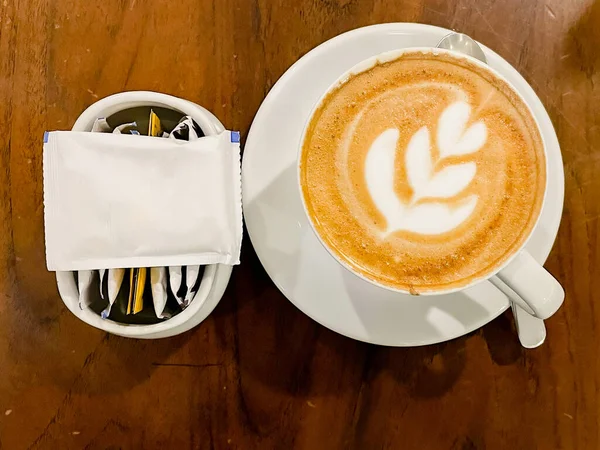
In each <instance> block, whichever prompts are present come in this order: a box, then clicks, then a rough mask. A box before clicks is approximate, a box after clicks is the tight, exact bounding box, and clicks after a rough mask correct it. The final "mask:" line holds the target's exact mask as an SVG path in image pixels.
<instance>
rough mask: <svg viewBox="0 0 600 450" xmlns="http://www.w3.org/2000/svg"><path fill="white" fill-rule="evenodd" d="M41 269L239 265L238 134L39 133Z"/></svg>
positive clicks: (239, 190)
mask: <svg viewBox="0 0 600 450" xmlns="http://www.w3.org/2000/svg"><path fill="white" fill-rule="evenodd" d="M44 141H45V143H44V219H45V230H46V262H47V265H48V270H53V271H54V270H56V271H63V270H86V269H100V268H103V269H109V268H122V267H158V266H181V265H204V264H214V263H222V264H229V265H232V264H239V255H240V247H241V240H242V209H241V179H240V177H241V176H240V148H239V134H238V133H236V132H230V131H225V132H223V133H221V134H219V135H215V136H206V137H201V138H199V139H197V140H194V141H190V142H188V141H182V140H176V139H162V138H156V137H147V136H132V135H125V134H108V133H87V132H72V131H55V132H51V133H47V134H46V136H45V137H44Z"/></svg>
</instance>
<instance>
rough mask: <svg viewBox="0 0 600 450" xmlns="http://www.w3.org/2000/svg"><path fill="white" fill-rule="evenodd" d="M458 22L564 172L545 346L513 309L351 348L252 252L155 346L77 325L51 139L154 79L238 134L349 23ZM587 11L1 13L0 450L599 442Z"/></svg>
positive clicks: (124, 7)
mask: <svg viewBox="0 0 600 450" xmlns="http://www.w3.org/2000/svg"><path fill="white" fill-rule="evenodd" d="M393 21H407V22H423V23H429V24H434V25H440V26H444V27H448V28H453V29H456V30H460V31H462V32H465V33H468V34H470V35H471V36H472V37H474V38H476V39H478V40H480V41H481V42H483V43H485V44H486V45H488V46H489V47H491V48H492V49H494V50H495V51H496V52H498V53H499V54H501V55H502V56H503V57H504V58H506V59H507V60H508V61H509V62H510V63H511V64H513V65H514V66H515V67H516V68H517V69H518V70H519V71H520V72H521V73H522V74H523V75H524V77H525V78H526V79H527V80H528V81H529V83H531V85H532V86H533V87H534V89H535V90H536V91H537V93H538V95H539V96H540V98H541V99H542V101H543V103H544V104H545V106H546V108H547V109H548V112H549V114H550V116H551V118H552V121H553V123H554V125H555V127H556V130H557V133H558V137H559V140H560V142H561V145H562V150H563V158H564V162H565V176H566V193H565V194H566V196H565V208H564V215H563V220H562V225H561V229H560V232H559V236H558V240H557V241H556V244H555V246H554V250H553V252H552V254H551V256H550V258H549V260H548V262H547V264H546V266H547V268H548V269H549V270H550V271H551V272H553V273H554V274H555V276H556V277H557V278H558V279H559V280H560V281H561V283H562V284H563V286H564V287H565V290H566V294H567V299H566V303H565V305H564V307H563V308H562V309H561V310H560V311H559V312H558V313H557V314H556V315H555V316H554V317H552V318H551V319H550V320H548V321H547V324H546V326H547V329H548V339H547V342H546V343H545V344H544V345H543V346H542V347H540V348H538V349H536V350H530V351H527V350H524V349H522V348H521V347H520V346H519V343H518V340H517V337H516V335H515V332H514V330H513V325H512V318H511V317H510V316H508V315H506V316H503V317H500V318H499V319H497V320H495V321H493V322H492V323H490V324H489V325H487V326H485V327H483V329H480V330H478V331H476V332H474V333H471V334H470V335H468V336H465V337H463V338H460V339H456V340H454V341H451V342H448V343H445V344H441V345H434V346H428V347H424V348H412V349H393V348H382V347H377V346H372V345H367V344H364V343H359V342H355V341H352V340H350V339H347V338H344V337H342V336H339V335H336V334H334V333H332V332H331V331H329V330H327V329H325V328H324V327H322V326H320V325H318V324H316V323H315V322H313V321H312V320H310V319H309V318H307V317H306V316H304V315H303V314H302V313H300V312H299V311H298V310H297V309H296V308H295V307H294V306H292V305H291V304H290V303H289V302H288V301H287V300H286V299H285V298H284V297H283V295H282V294H280V293H279V291H278V290H277V289H276V288H275V286H274V285H273V283H272V282H271V281H270V280H269V278H268V276H267V275H266V273H265V272H264V270H263V269H262V267H261V265H260V263H259V261H258V259H257V257H256V255H255V254H254V252H253V250H252V248H251V245H250V243H249V241H248V240H246V241H245V248H244V251H243V255H242V265H241V266H240V267H237V268H236V269H235V270H234V274H233V277H232V281H231V283H230V285H229V288H228V290H227V292H226V294H225V296H224V297H223V300H222V301H221V303H220V304H219V306H218V307H217V309H216V310H215V312H214V313H213V314H212V315H211V316H210V317H209V319H208V320H206V321H205V322H204V323H203V324H202V325H201V326H199V327H197V328H196V329H194V330H192V331H190V332H188V333H185V334H184V335H181V336H178V337H175V338H170V339H165V340H160V341H150V342H148V341H135V340H128V339H124V338H120V337H116V336H110V335H107V334H105V333H103V332H100V331H98V330H95V329H93V328H91V327H89V326H87V325H85V324H84V323H82V322H80V321H79V320H78V319H76V318H75V317H74V316H73V315H72V314H71V313H70V312H68V310H67V309H66V308H65V306H64V305H63V304H62V302H61V301H60V299H59V297H58V294H57V290H56V285H55V280H54V276H53V274H51V273H48V272H47V271H46V269H45V257H44V235H43V205H42V159H41V155H42V147H41V136H42V133H43V131H44V130H53V129H68V128H70V127H71V125H72V124H73V122H74V121H75V119H76V117H77V116H78V115H79V113H80V112H81V111H82V110H83V109H84V108H85V107H87V106H88V105H90V104H91V103H93V102H94V101H95V100H97V99H99V98H101V97H104V96H106V95H109V94H112V93H115V92H119V91H123V90H135V89H150V90H156V91H162V92H166V93H169V94H173V95H177V96H181V97H184V98H187V99H190V100H192V101H194V102H197V103H199V104H201V105H204V106H206V107H207V108H209V109H210V110H212V111H213V112H214V113H215V114H216V115H217V116H218V117H220V118H221V120H222V121H223V122H224V123H225V124H226V126H228V127H229V128H232V129H240V130H242V132H244V133H245V132H247V130H248V128H249V126H250V123H251V121H252V118H253V116H254V114H255V113H256V111H257V109H258V107H259V105H260V103H261V101H262V100H263V98H264V97H265V95H266V93H267V92H268V91H269V89H270V88H271V87H272V85H273V84H274V82H275V81H276V80H277V79H278V77H280V76H281V75H282V74H283V72H284V71H285V70H286V69H287V68H288V67H289V66H290V65H291V64H292V63H293V62H294V61H296V60H297V59H298V58H299V57H300V56H302V55H303V54H305V53H306V52H307V51H309V50H310V49H311V48H313V47H314V46H316V45H318V44H320V43H321V42H323V41H325V40H326V39H329V38H331V37H333V36H335V35H337V34H339V33H341V32H344V31H347V30H350V29H352V28H356V27H360V26H364V25H369V24H374V23H380V22H393ZM599 70H600V3H594V2H591V1H577V0H569V1H565V0H547V1H543V0H528V1H520V0H506V1H493V0H481V1H480V0H451V1H446V0H409V1H402V0H389V1H383V0H302V1H283V0H213V1H210V0H202V1H198V0H196V1H194V0H177V1H167V0H153V1H150V0H103V1H98V0H89V1H85V2H83V1H77V0H56V1H50V0H29V1H26V0H25V1H24V0H3V1H2V2H0V199H1V203H0V448H1V449H25V448H36V449H37V448H42V449H46V448H47V449H78V448H89V449H105V448H111V449H117V448H123V449H138V448H177V449H179V448H199V449H213V448H214V449H228V448H237V449H270V448H281V449H290V448H299V449H336V448H355V449H398V448H403V449H413V448H415V449H464V450H467V449H505V448H515V449H532V448H539V449H593V450H595V449H598V448H600V428H599V418H598V414H599V412H600V406H599V404H600V390H599V384H600V367H599V362H598V361H599V357H598V355H599V353H600V340H599V336H598V331H597V330H598V329H599V328H598V327H599V326H600V312H598V313H597V312H596V310H597V309H599V308H598V307H596V306H595V301H596V300H597V295H596V294H597V293H598V292H599V291H600V241H599V240H598V230H599V226H600V224H599V219H598V218H599V217H600V197H599V196H600V153H598V149H599V148H600V72H599Z"/></svg>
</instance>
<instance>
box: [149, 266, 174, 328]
mask: <svg viewBox="0 0 600 450" xmlns="http://www.w3.org/2000/svg"><path fill="white" fill-rule="evenodd" d="M150 283H151V286H152V303H153V304H154V313H155V314H156V317H158V318H159V319H168V318H169V317H170V315H169V314H167V313H165V306H167V295H168V294H167V268H166V267H151V268H150Z"/></svg>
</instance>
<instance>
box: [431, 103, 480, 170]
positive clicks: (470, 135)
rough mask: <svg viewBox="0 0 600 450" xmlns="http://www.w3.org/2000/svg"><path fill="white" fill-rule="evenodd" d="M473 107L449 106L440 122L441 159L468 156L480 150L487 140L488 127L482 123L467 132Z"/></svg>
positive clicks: (461, 104) (439, 144)
mask: <svg viewBox="0 0 600 450" xmlns="http://www.w3.org/2000/svg"><path fill="white" fill-rule="evenodd" d="M470 116H471V107H470V106H469V104H468V103H465V102H461V101H459V102H455V103H452V104H451V105H450V106H448V107H447V108H446V109H445V110H444V112H443V113H442V115H441V116H440V119H439V121H438V131H437V145H438V149H439V152H440V158H446V157H448V156H453V155H467V154H469V153H474V152H476V151H477V150H479V149H480V148H481V147H482V146H483V144H485V141H486V139H487V127H486V126H485V124H484V123H483V122H482V121H478V122H475V123H474V124H473V125H471V126H470V127H469V128H468V129H466V130H465V128H466V126H467V122H468V121H469V117H470Z"/></svg>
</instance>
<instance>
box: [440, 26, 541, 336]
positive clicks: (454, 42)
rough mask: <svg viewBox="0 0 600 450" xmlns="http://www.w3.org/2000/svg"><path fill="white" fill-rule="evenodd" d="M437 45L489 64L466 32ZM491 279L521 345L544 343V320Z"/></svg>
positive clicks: (444, 39) (505, 286)
mask: <svg viewBox="0 0 600 450" xmlns="http://www.w3.org/2000/svg"><path fill="white" fill-rule="evenodd" d="M437 47H438V48H443V49H446V50H452V51H455V52H457V53H462V54H464V55H467V56H471V57H473V58H475V59H478V60H479V61H481V62H484V63H486V64H487V59H486V57H485V53H483V49H482V48H481V47H480V46H479V44H478V43H477V42H475V41H474V40H473V39H471V38H470V37H469V36H467V35H466V34H462V33H450V34H448V35H447V36H444V37H443V38H442V40H441V41H440V42H439V43H438V45H437ZM490 281H491V282H492V284H493V285H494V286H495V287H496V288H497V289H499V290H500V291H501V292H502V293H504V294H505V295H506V296H507V297H508V299H509V300H510V306H511V309H512V312H513V316H514V318H515V325H516V327H517V334H518V335H519V341H520V342H521V345H522V346H523V347H525V348H535V347H538V346H540V345H542V343H543V342H544V340H545V339H546V326H545V325H544V321H543V320H542V319H538V318H537V317H534V316H532V315H531V314H529V313H528V312H527V311H525V310H524V309H523V308H521V307H520V306H519V305H518V304H517V303H516V302H517V301H519V300H520V299H518V296H517V294H516V293H515V292H514V291H513V290H512V289H510V287H508V286H507V285H506V284H504V283H503V282H502V281H501V280H500V279H499V278H498V277H495V276H494V277H492V278H491V279H490ZM515 299H517V300H515Z"/></svg>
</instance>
